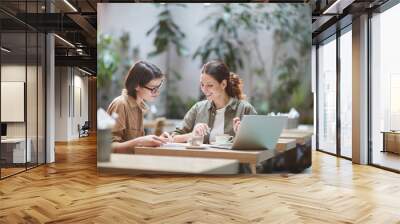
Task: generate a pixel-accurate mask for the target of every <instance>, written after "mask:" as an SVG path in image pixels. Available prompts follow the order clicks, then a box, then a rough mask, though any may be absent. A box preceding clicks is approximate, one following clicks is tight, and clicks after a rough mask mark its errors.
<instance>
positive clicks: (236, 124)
mask: <svg viewBox="0 0 400 224" xmlns="http://www.w3.org/2000/svg"><path fill="white" fill-rule="evenodd" d="M239 128H240V118H239V117H235V118H233V131H234V132H235V134H236V132H237V131H238V130H239Z"/></svg>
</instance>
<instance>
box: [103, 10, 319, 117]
mask: <svg viewBox="0 0 400 224" xmlns="http://www.w3.org/2000/svg"><path fill="white" fill-rule="evenodd" d="M198 5H201V4H198ZM152 7H154V12H155V13H154V14H153V15H149V16H154V17H156V18H157V19H156V20H155V21H156V22H155V23H154V24H152V25H151V26H149V27H148V28H146V29H143V30H140V31H138V32H145V34H146V37H147V38H150V39H151V40H152V45H153V46H152V49H146V50H147V53H146V54H144V53H142V52H141V50H142V49H141V46H140V45H139V44H137V45H134V46H131V45H132V44H131V43H132V42H134V41H132V40H131V38H134V36H135V33H132V32H123V33H122V34H121V35H119V36H117V35H109V34H106V33H102V32H99V34H98V98H99V99H98V105H99V106H100V107H103V108H107V106H108V104H109V102H110V101H111V100H112V99H113V98H114V97H116V96H118V95H119V94H120V91H121V89H122V88H123V80H124V76H125V75H126V73H127V71H128V69H129V67H130V66H131V65H132V64H133V62H134V61H137V60H139V59H145V60H150V61H152V59H153V58H156V57H159V58H160V57H161V58H162V59H161V60H162V63H163V65H164V67H163V72H164V73H165V74H166V78H167V82H166V88H164V89H163V91H162V93H161V99H160V101H159V102H158V104H157V105H158V107H159V109H158V110H157V112H156V113H157V115H158V116H165V117H167V118H174V119H181V118H183V116H184V114H185V113H186V112H187V110H188V109H189V108H190V107H191V106H192V105H193V104H194V103H195V102H196V101H198V100H199V99H200V98H202V96H201V93H200V89H199V87H198V84H193V88H192V90H193V91H196V92H198V93H199V97H193V96H190V95H193V94H187V95H186V94H182V93H181V92H180V91H179V89H180V88H181V87H182V85H187V83H186V84H185V83H184V82H183V81H182V77H184V76H185V75H188V74H185V73H182V71H181V69H180V66H176V62H177V61H179V58H185V59H188V58H189V59H190V60H191V61H192V63H196V64H197V66H198V68H199V69H198V70H197V71H193V73H199V71H200V67H201V65H202V64H203V63H205V62H207V61H209V60H213V59H221V60H223V61H224V62H225V63H226V64H227V65H228V66H229V68H230V69H231V71H233V72H235V73H238V74H240V76H241V77H242V78H243V79H244V80H245V86H246V87H247V89H245V92H246V94H247V96H248V98H247V100H248V101H250V102H251V103H252V104H253V105H254V107H255V108H256V110H257V111H258V113H260V114H267V113H269V112H283V113H287V112H288V111H289V110H290V109H291V108H295V109H296V110H297V111H299V113H300V120H299V122H300V123H303V124H312V123H313V96H312V92H311V56H310V55H311V36H310V34H311V25H310V24H311V18H310V9H309V7H308V6H307V5H306V4H262V3H260V4H254V3H252V4H248V3H247V4H245V3H243V4H213V5H212V6H210V7H204V10H206V11H207V12H205V13H203V15H204V16H203V18H199V21H200V22H199V23H197V24H198V25H197V26H200V27H202V28H203V29H205V30H206V32H205V33H204V38H202V40H201V41H200V42H199V44H198V45H197V46H194V49H195V50H194V51H190V49H189V47H188V43H189V44H191V43H192V42H191V41H190V39H189V40H188V35H187V34H188V32H191V30H190V29H196V27H193V26H189V27H190V29H187V27H185V26H183V27H182V25H180V24H182V23H183V21H180V20H177V19H176V18H175V17H174V13H175V12H176V11H177V9H179V10H181V12H182V10H183V12H184V10H185V9H186V8H187V7H188V5H185V4H152ZM190 7H192V6H190ZM199 7H200V6H199ZM189 19H191V18H190V15H188V20H189ZM308 19H309V20H310V21H308ZM265 32H268V33H270V35H269V36H267V37H268V38H260V36H263V35H264V36H265ZM264 36H263V37H264ZM268 42H269V43H270V44H269V46H270V47H268V48H266V47H265V43H268ZM190 47H191V48H193V46H190ZM142 51H145V50H144V49H143V50H142ZM266 51H268V53H269V55H272V57H268V58H267V57H265V52H266ZM293 52H295V53H293ZM156 64H157V63H156ZM160 108H162V109H160Z"/></svg>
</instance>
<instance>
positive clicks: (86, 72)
mask: <svg viewBox="0 0 400 224" xmlns="http://www.w3.org/2000/svg"><path fill="white" fill-rule="evenodd" d="M78 69H79V71H81V72H83V73H85V74H88V75H92V73H90V72H88V71H85V70H83V69H81V68H79V67H78Z"/></svg>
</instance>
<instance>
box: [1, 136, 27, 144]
mask: <svg viewBox="0 0 400 224" xmlns="http://www.w3.org/2000/svg"><path fill="white" fill-rule="evenodd" d="M27 140H28V141H30V138H27ZM24 141H25V138H11V137H10V138H8V137H7V138H6V139H1V143H19V142H24Z"/></svg>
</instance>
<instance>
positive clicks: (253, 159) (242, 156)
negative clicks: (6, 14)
mask: <svg viewBox="0 0 400 224" xmlns="http://www.w3.org/2000/svg"><path fill="white" fill-rule="evenodd" d="M186 146H187V144H185V143H181V144H179V143H177V144H176V146H174V147H162V146H161V147H136V148H135V154H141V155H160V156H182V157H202V158H223V159H234V160H239V162H241V163H259V162H261V161H264V160H267V159H269V158H272V157H274V156H276V155H278V154H280V153H282V152H285V151H287V150H289V149H293V148H295V147H296V140H295V139H279V140H278V144H277V147H276V149H275V150H231V149H217V148H211V147H209V145H205V146H206V147H207V148H205V149H188V148H186Z"/></svg>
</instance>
